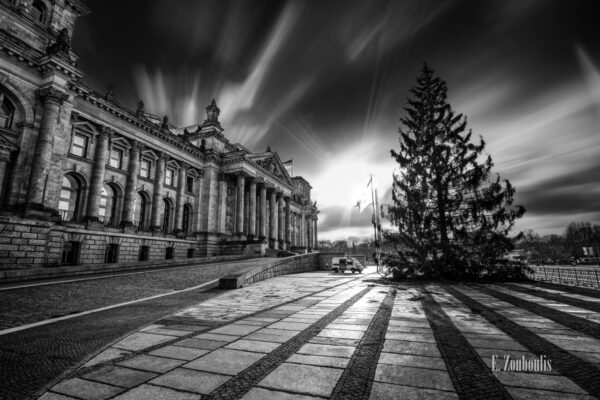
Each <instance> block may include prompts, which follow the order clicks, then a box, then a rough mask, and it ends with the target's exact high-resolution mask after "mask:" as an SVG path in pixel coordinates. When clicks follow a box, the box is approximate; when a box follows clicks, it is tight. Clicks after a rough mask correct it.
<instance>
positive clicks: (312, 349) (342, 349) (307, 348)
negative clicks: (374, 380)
mask: <svg viewBox="0 0 600 400" xmlns="http://www.w3.org/2000/svg"><path fill="white" fill-rule="evenodd" d="M354 350H356V347H351V346H332V345H326V344H313V343H307V344H305V345H304V346H302V347H301V348H300V350H298V354H309V355H317V356H332V357H346V358H350V357H352V354H353V353H354Z"/></svg>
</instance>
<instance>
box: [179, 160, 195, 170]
mask: <svg viewBox="0 0 600 400" xmlns="http://www.w3.org/2000/svg"><path fill="white" fill-rule="evenodd" d="M191 167H192V166H191V164H189V163H187V162H185V161H180V162H179V169H180V170H181V171H187V170H189V169H190V168H191Z"/></svg>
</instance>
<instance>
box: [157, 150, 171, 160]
mask: <svg viewBox="0 0 600 400" xmlns="http://www.w3.org/2000/svg"><path fill="white" fill-rule="evenodd" d="M158 159H159V160H163V161H169V155H168V154H167V153H165V152H162V151H159V152H158Z"/></svg>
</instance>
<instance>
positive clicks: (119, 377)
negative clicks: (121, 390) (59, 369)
mask: <svg viewBox="0 0 600 400" xmlns="http://www.w3.org/2000/svg"><path fill="white" fill-rule="evenodd" d="M155 376H156V374H154V373H152V372H145V371H138V370H135V369H130V368H123V367H119V366H114V365H107V366H105V367H102V368H100V369H98V370H96V371H93V372H90V373H88V374H85V375H83V378H85V379H89V380H94V381H100V382H104V383H108V384H111V385H115V386H122V387H127V388H130V387H133V386H137V385H139V384H140V383H142V382H145V381H147V380H149V379H152V378H154V377H155Z"/></svg>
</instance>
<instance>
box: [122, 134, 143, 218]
mask: <svg viewBox="0 0 600 400" xmlns="http://www.w3.org/2000/svg"><path fill="white" fill-rule="evenodd" d="M142 147H143V145H141V144H139V143H138V142H136V141H135V140H134V141H132V143H131V148H130V149H129V164H128V167H127V182H126V183H125V200H124V202H123V214H122V216H121V225H122V226H131V225H133V219H134V218H135V215H134V205H135V199H136V190H135V188H136V186H137V178H138V174H139V173H140V153H141V151H142Z"/></svg>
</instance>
